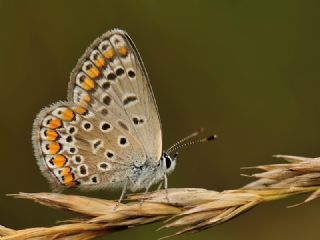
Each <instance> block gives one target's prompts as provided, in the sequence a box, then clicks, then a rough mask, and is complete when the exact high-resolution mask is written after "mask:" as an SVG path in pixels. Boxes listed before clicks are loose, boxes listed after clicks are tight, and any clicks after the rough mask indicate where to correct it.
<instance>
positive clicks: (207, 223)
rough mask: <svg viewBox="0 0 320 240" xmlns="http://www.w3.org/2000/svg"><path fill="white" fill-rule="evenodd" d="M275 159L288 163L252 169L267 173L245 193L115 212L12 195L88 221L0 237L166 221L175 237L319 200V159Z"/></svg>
mask: <svg viewBox="0 0 320 240" xmlns="http://www.w3.org/2000/svg"><path fill="white" fill-rule="evenodd" d="M275 157H278V158H284V159H285V160H287V163H284V164H272V165H262V166H257V167H253V168H254V169H260V170H262V172H260V173H254V174H252V175H250V177H253V178H255V180H254V181H253V182H251V183H249V184H247V185H246V186H244V187H242V188H239V189H235V190H227V191H223V192H216V191H211V190H206V189H196V188H182V189H174V188H172V189H167V190H159V191H156V192H152V193H149V194H134V195H129V196H128V202H127V203H126V204H120V205H119V207H118V208H117V209H116V210H114V207H115V204H116V202H115V201H110V200H104V199H96V198H88V197H83V196H72V195H63V194H57V193H19V194H13V195H11V196H14V197H16V198H26V199H31V200H33V201H35V202H38V203H40V204H43V205H46V206H49V207H54V208H60V209H64V210H69V211H72V212H75V213H78V214H81V215H82V216H83V218H81V219H75V220H69V221H68V222H64V223H63V224H61V225H57V226H53V227H49V228H45V227H38V228H29V229H24V230H12V229H8V228H5V227H2V226H0V236H2V237H1V239H3V240H4V239H70V240H71V239H72V240H73V239H93V238H95V237H98V236H102V235H107V234H110V233H113V232H116V231H120V230H126V229H129V228H133V227H137V226H139V225H144V224H149V223H153V222H158V221H164V222H165V223H164V225H163V226H162V227H161V229H163V228H172V227H180V228H181V230H179V231H178V232H176V233H175V234H174V235H179V234H183V233H187V232H192V233H194V232H198V231H202V230H205V229H207V228H210V227H213V226H215V225H217V224H221V223H224V222H226V221H228V220H230V219H232V218H234V217H236V216H238V215H240V214H241V213H244V212H245V211H247V210H249V209H251V208H253V207H255V206H257V205H259V204H261V203H263V202H266V201H272V200H277V199H281V198H286V197H289V196H291V195H295V194H301V193H307V192H311V193H312V194H311V195H310V196H309V197H308V198H307V199H306V200H305V201H304V202H308V201H311V200H313V199H315V198H318V197H319V196H320V158H304V157H294V156H284V155H277V156H275ZM142 201H143V203H142V204H141V202H142ZM171 236H173V235H171ZM167 237H168V236H167ZM169 237H170V236H169Z"/></svg>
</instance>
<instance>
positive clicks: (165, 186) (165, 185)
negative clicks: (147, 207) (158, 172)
mask: <svg viewBox="0 0 320 240" xmlns="http://www.w3.org/2000/svg"><path fill="white" fill-rule="evenodd" d="M163 181H164V190H165V192H166V199H167V201H168V203H170V200H169V193H168V177H167V174H164V177H163Z"/></svg>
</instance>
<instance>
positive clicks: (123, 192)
mask: <svg viewBox="0 0 320 240" xmlns="http://www.w3.org/2000/svg"><path fill="white" fill-rule="evenodd" d="M127 185H128V180H126V181H125V183H124V184H123V187H122V192H121V195H120V198H119V200H118V202H117V204H116V205H115V206H114V209H113V210H114V211H115V210H117V208H118V207H119V205H120V203H121V201H122V199H123V197H124V195H125V194H126V192H127Z"/></svg>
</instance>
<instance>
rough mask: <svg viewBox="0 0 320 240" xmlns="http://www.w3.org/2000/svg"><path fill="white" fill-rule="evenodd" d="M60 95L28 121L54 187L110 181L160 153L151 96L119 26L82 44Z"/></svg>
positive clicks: (113, 182)
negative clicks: (31, 122) (62, 99)
mask: <svg viewBox="0 0 320 240" xmlns="http://www.w3.org/2000/svg"><path fill="white" fill-rule="evenodd" d="M68 99H69V102H59V103H56V104H54V105H53V106H51V107H48V108H45V109H43V110H42V111H41V112H40V114H39V116H38V117H37V118H36V120H35V122H34V132H33V143H34V149H35V153H36V157H37V159H38V163H39V165H40V167H41V169H42V172H43V173H45V175H46V176H47V177H48V179H49V180H51V182H52V183H54V185H55V186H56V187H59V186H66V187H70V186H71V187H72V186H80V187H86V186H90V189H92V186H97V187H104V186H113V185H117V184H119V183H121V182H123V181H124V180H125V179H126V176H128V174H129V171H130V169H131V167H132V166H133V165H134V166H141V165H143V164H144V163H145V161H147V159H149V160H151V161H158V159H160V155H161V150H162V137H161V125H160V118H159V115H158V111H157V106H156V102H155V99H154V96H153V93H152V89H151V86H150V83H149V80H148V77H147V73H146V71H145V68H144V66H143V63H142V61H141V58H140V56H139V53H138V52H137V50H136V48H135V46H134V44H133V43H132V41H131V39H130V38H129V36H128V35H127V34H126V33H125V32H123V31H121V30H113V31H109V32H107V33H105V34H104V35H102V36H101V37H100V38H98V39H96V40H95V41H94V43H93V44H92V45H91V46H90V47H89V48H88V50H87V51H86V52H85V54H84V55H83V56H82V57H81V58H80V60H79V62H78V64H77V66H76V67H75V69H74V70H73V71H72V73H71V80H70V83H69V95H68ZM99 183H100V184H99Z"/></svg>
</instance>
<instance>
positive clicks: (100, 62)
mask: <svg viewBox="0 0 320 240" xmlns="http://www.w3.org/2000/svg"><path fill="white" fill-rule="evenodd" d="M95 64H96V66H97V67H100V68H101V67H103V66H104V64H105V61H104V58H103V57H102V56H100V57H98V59H97V60H96V61H95Z"/></svg>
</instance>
